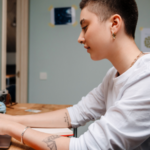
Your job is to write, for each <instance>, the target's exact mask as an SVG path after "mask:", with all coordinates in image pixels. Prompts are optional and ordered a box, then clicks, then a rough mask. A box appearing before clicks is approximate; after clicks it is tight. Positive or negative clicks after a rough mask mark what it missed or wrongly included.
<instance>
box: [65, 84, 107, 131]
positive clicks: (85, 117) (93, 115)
mask: <svg viewBox="0 0 150 150" xmlns="http://www.w3.org/2000/svg"><path fill="white" fill-rule="evenodd" d="M67 109H68V112H69V115H70V118H71V125H72V127H73V128H76V127H79V126H83V125H85V123H86V122H88V121H90V120H97V119H99V118H100V116H101V115H103V114H104V113H105V102H104V96H103V90H102V84H100V85H99V86H98V87H97V88H95V89H93V90H92V91H91V92H90V93H89V94H88V95H87V96H85V97H82V99H81V101H80V102H79V103H78V104H76V105H74V106H73V107H69V108H67Z"/></svg>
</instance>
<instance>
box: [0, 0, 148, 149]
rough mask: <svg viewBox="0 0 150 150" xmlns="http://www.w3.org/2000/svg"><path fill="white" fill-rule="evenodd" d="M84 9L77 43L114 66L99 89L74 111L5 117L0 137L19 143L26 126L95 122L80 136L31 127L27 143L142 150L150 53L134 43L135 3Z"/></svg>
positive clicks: (126, 0) (109, 2)
mask: <svg viewBox="0 0 150 150" xmlns="http://www.w3.org/2000/svg"><path fill="white" fill-rule="evenodd" d="M80 8H81V15H80V24H81V28H82V31H81V34H80V36H79V39H78V42H79V43H81V44H83V45H84V47H85V48H86V49H87V52H88V53H89V54H90V57H91V59H92V60H95V61H97V60H102V59H108V60H109V61H110V62H111V63H112V64H113V66H114V67H112V68H111V69H110V70H109V71H108V72H107V74H106V76H105V77H104V79H103V82H102V83H101V84H99V85H98V87H96V88H95V89H93V90H92V91H91V92H89V93H88V94H87V95H86V96H85V97H83V98H82V100H81V101H80V102H79V103H78V104H76V105H74V106H73V107H70V108H67V109H63V110H59V111H55V112H50V113H43V114H37V115H29V116H14V117H13V116H8V115H0V118H1V119H0V122H1V123H0V134H9V135H11V136H13V137H15V138H16V139H18V140H20V139H21V134H22V132H24V131H25V130H24V129H27V128H26V126H30V127H79V126H82V125H84V124H85V123H86V122H88V121H90V120H95V121H94V123H92V124H91V125H90V126H89V128H88V131H87V132H85V133H84V134H83V135H81V136H80V137H79V138H71V139H70V138H66V137H60V136H57V135H55V136H54V135H48V134H45V133H40V132H37V131H33V130H32V129H31V128H28V129H27V130H26V131H25V132H24V136H23V142H24V143H25V144H27V145H29V146H31V147H33V148H35V149H54V150H60V149H61V150H68V149H70V150H88V149H89V150H107V149H109V150H120V149H124V150H133V149H139V148H140V146H141V144H142V143H143V142H144V141H146V140H147V139H148V138H149V135H150V92H149V90H150V89H149V85H150V67H149V66H150V65H149V64H150V54H146V53H142V52H141V51H140V50H139V49H138V47H137V46H136V44H135V41H134V34H135V29H136V24H137V20H138V10H137V5H136V2H135V0H82V1H81V3H80ZM66 115H67V118H68V120H67V122H65V121H64V116H66ZM9 124H10V125H9ZM50 145H51V146H52V147H53V148H51V146H50Z"/></svg>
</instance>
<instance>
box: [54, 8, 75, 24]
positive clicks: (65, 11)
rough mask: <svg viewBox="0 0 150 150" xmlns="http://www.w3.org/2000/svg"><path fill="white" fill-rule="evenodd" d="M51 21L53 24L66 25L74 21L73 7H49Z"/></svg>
mask: <svg viewBox="0 0 150 150" xmlns="http://www.w3.org/2000/svg"><path fill="white" fill-rule="evenodd" d="M51 23H52V24H53V25H68V24H74V23H75V9H74V8H73V7H61V8H52V9H51Z"/></svg>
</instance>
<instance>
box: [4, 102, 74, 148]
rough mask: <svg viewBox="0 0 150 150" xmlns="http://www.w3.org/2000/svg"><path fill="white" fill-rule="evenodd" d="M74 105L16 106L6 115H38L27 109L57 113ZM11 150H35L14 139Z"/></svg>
mask: <svg viewBox="0 0 150 150" xmlns="http://www.w3.org/2000/svg"><path fill="white" fill-rule="evenodd" d="M70 106H72V105H52V104H16V105H12V106H10V107H7V109H6V114H9V115H29V114H37V113H33V112H27V111H25V110H27V109H35V110H41V112H39V113H43V112H50V111H55V110H59V109H63V108H67V107H70ZM9 150H33V149H32V148H31V147H28V146H25V145H22V144H21V142H19V141H17V140H16V139H14V138H12V143H11V146H10V148H9Z"/></svg>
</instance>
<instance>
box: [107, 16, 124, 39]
mask: <svg viewBox="0 0 150 150" xmlns="http://www.w3.org/2000/svg"><path fill="white" fill-rule="evenodd" d="M110 21H111V29H110V30H111V34H112V35H113V34H114V36H116V35H117V33H118V31H119V30H120V28H121V25H122V18H121V16H120V15H118V14H115V15H113V16H111V17H110Z"/></svg>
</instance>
